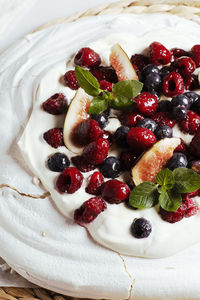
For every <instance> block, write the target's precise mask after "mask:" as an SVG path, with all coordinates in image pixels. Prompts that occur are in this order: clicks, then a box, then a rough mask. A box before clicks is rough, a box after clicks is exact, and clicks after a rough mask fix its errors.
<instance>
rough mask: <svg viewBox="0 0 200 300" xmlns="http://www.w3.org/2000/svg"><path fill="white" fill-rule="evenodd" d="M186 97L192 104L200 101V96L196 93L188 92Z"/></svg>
mask: <svg viewBox="0 0 200 300" xmlns="http://www.w3.org/2000/svg"><path fill="white" fill-rule="evenodd" d="M184 95H185V96H186V97H188V98H189V99H190V103H191V104H194V103H195V102H196V101H197V100H198V99H200V96H199V95H198V94H197V93H195V92H186V93H184Z"/></svg>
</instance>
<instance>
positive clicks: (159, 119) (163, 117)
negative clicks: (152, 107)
mask: <svg viewBox="0 0 200 300" xmlns="http://www.w3.org/2000/svg"><path fill="white" fill-rule="evenodd" d="M151 118H152V119H153V120H154V121H155V122H156V123H157V124H158V125H159V126H161V125H167V126H169V127H173V126H174V125H175V124H176V122H175V121H174V120H173V118H172V117H171V116H170V114H169V113H168V112H157V113H155V114H153V115H152V116H151Z"/></svg>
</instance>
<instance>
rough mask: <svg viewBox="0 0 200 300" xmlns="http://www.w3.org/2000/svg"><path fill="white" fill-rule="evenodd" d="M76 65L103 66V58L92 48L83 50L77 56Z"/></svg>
mask: <svg viewBox="0 0 200 300" xmlns="http://www.w3.org/2000/svg"><path fill="white" fill-rule="evenodd" d="M74 63H75V64H76V65H79V66H81V67H87V68H91V67H97V66H99V65H100V64H101V58H100V56H99V54H98V53H96V52H95V51H94V50H92V49H90V48H82V49H80V50H79V51H78V53H77V54H76V56H75V58H74Z"/></svg>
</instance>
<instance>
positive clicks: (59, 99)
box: [42, 93, 68, 115]
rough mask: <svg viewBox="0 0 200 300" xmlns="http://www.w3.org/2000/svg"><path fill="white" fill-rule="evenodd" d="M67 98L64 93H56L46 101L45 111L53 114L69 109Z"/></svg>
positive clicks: (43, 105)
mask: <svg viewBox="0 0 200 300" xmlns="http://www.w3.org/2000/svg"><path fill="white" fill-rule="evenodd" d="M67 106H68V105H67V100H66V98H65V96H64V95H63V94H61V93H60V94H54V95H53V96H51V97H50V98H49V99H47V100H46V101H45V102H43V103H42V107H43V109H44V110H45V111H47V112H48V113H49V114H52V115H60V114H63V113H65V112H66V111H67Z"/></svg>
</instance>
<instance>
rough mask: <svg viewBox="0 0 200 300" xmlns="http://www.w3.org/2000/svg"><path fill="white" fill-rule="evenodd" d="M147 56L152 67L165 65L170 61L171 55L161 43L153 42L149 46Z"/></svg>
mask: <svg viewBox="0 0 200 300" xmlns="http://www.w3.org/2000/svg"><path fill="white" fill-rule="evenodd" d="M149 56H150V59H151V62H152V63H153V64H154V65H167V64H168V63H170V61H171V57H172V54H171V52H170V51H169V50H168V49H167V48H165V46H163V45H162V44H161V43H158V42H153V43H151V45H150V46H149Z"/></svg>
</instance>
